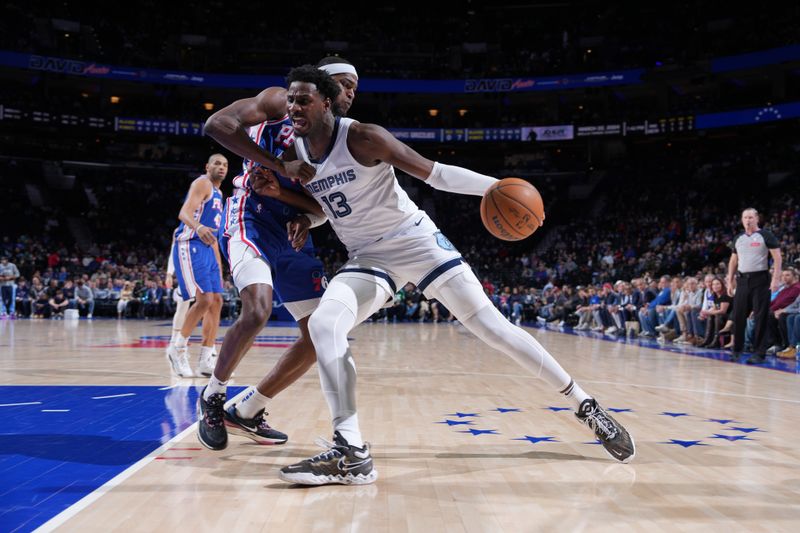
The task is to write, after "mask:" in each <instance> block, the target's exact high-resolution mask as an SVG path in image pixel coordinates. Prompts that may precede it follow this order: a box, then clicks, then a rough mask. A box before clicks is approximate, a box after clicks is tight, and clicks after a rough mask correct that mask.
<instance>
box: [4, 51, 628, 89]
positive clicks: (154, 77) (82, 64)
mask: <svg viewBox="0 0 800 533" xmlns="http://www.w3.org/2000/svg"><path fill="white" fill-rule="evenodd" d="M0 65H3V66H7V67H16V68H23V69H29V70H39V71H46V72H55V73H60V74H68V75H73V76H88V77H92V78H105V79H113V80H128V81H134V82H145V83H160V84H168V85H191V86H197V87H218V88H230V89H261V88H264V87H272V86H282V85H283V84H284V78H283V76H252V75H237V74H209V73H206V72H186V71H173V70H160V69H152V68H139V67H120V66H114V65H107V64H104V63H97V62H94V61H84V60H77V59H66V58H62V57H52V56H41V55H35V54H22V53H17V52H6V51H0ZM643 72H644V69H633V70H622V71H615V72H596V73H586V74H570V75H566V76H555V77H543V78H500V79H474V80H401V79H381V78H362V79H361V80H359V87H358V88H359V91H361V92H374V93H476V92H477V93H480V92H495V93H497V92H520V91H547V90H561V89H576V88H581V87H602V86H605V85H621V84H631V83H641V76H642V73H643Z"/></svg>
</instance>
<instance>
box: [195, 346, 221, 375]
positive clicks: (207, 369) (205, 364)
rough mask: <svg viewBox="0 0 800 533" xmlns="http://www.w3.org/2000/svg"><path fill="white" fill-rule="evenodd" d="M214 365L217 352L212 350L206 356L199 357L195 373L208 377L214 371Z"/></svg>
mask: <svg viewBox="0 0 800 533" xmlns="http://www.w3.org/2000/svg"><path fill="white" fill-rule="evenodd" d="M215 366H217V354H215V353H213V352H212V353H210V354H209V355H208V356H207V357H200V362H199V364H198V365H197V373H198V374H202V375H203V376H206V377H207V378H210V377H211V374H213V373H214V367H215Z"/></svg>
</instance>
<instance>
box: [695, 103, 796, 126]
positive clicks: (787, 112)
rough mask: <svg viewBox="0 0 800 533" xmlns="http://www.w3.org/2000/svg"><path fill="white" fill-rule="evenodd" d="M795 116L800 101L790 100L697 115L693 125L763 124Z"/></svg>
mask: <svg viewBox="0 0 800 533" xmlns="http://www.w3.org/2000/svg"><path fill="white" fill-rule="evenodd" d="M797 117H800V102H792V103H788V104H778V105H770V106H765V107H751V108H749V109H742V110H740V111H726V112H723V113H708V114H705V115H697V119H696V121H695V126H696V127H697V129H699V130H702V129H709V128H724V127H726V126H746V125H748V124H763V123H764V122H774V121H776V120H787V119H792V118H797Z"/></svg>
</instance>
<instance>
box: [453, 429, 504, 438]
mask: <svg viewBox="0 0 800 533" xmlns="http://www.w3.org/2000/svg"><path fill="white" fill-rule="evenodd" d="M459 433H472V435H474V436H478V435H497V430H496V429H468V430H466V431H459Z"/></svg>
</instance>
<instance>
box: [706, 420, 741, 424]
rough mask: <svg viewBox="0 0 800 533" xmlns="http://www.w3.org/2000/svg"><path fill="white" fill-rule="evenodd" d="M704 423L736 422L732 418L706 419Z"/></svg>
mask: <svg viewBox="0 0 800 533" xmlns="http://www.w3.org/2000/svg"><path fill="white" fill-rule="evenodd" d="M706 422H716V423H717V424H723V425H725V424H730V423H731V422H736V420H734V419H732V418H706Z"/></svg>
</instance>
